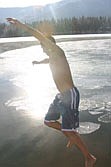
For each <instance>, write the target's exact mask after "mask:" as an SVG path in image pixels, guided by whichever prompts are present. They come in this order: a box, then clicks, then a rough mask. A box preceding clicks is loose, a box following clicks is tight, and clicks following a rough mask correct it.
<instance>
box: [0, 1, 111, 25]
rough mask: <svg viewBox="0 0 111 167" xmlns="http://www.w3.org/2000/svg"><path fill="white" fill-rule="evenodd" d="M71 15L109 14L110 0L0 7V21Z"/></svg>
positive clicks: (110, 9) (110, 8)
mask: <svg viewBox="0 0 111 167" xmlns="http://www.w3.org/2000/svg"><path fill="white" fill-rule="evenodd" d="M73 16H75V17H79V16H111V0H62V1H60V2H57V3H54V4H49V5H46V6H44V7H40V6H30V7H23V8H21V7H20V8H0V22H4V21H5V18H6V17H15V18H18V19H20V20H25V21H35V20H43V19H51V18H54V19H57V18H64V17H67V18H69V17H73Z"/></svg>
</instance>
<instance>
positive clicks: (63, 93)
mask: <svg viewBox="0 0 111 167" xmlns="http://www.w3.org/2000/svg"><path fill="white" fill-rule="evenodd" d="M73 90H78V89H77V87H76V86H74V87H72V88H70V89H68V90H66V91H64V92H62V93H60V95H65V94H67V93H68V92H70V91H73Z"/></svg>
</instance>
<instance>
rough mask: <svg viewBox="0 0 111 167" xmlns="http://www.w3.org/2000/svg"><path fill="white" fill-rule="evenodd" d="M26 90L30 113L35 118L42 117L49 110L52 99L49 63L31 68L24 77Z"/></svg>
mask: <svg viewBox="0 0 111 167" xmlns="http://www.w3.org/2000/svg"><path fill="white" fill-rule="evenodd" d="M24 82H25V83H26V84H25V87H24V88H25V91H26V93H27V97H26V100H27V101H28V104H27V105H28V109H29V108H30V111H29V115H30V116H31V117H34V118H38V119H39V118H40V119H41V118H42V117H44V115H45V113H46V112H47V107H48V103H49V101H50V93H49V91H50V85H51V84H52V79H51V74H50V70H49V67H48V65H39V66H36V67H35V68H33V69H32V70H30V73H29V74H28V76H27V77H26V78H24Z"/></svg>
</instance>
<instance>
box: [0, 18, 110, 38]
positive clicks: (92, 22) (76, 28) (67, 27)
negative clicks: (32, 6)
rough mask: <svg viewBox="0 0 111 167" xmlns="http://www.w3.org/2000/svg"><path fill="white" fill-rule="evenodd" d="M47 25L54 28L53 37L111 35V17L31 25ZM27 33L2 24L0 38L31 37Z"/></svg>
mask: <svg viewBox="0 0 111 167" xmlns="http://www.w3.org/2000/svg"><path fill="white" fill-rule="evenodd" d="M43 22H44V23H47V24H49V25H50V26H52V27H53V35H73V34H94V33H96V34H97V33H98V34H99V33H111V17H84V16H82V17H79V18H76V17H73V18H64V19H58V20H56V21H55V20H54V19H52V20H44V21H40V22H32V23H31V24H29V23H26V24H29V25H30V26H32V27H34V28H39V25H40V24H41V23H43ZM29 35H30V34H28V33H27V32H24V31H23V30H21V29H19V28H17V27H16V26H14V25H10V24H6V23H0V37H1V38H4V37H19V36H29Z"/></svg>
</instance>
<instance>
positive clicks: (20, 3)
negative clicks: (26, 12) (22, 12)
mask: <svg viewBox="0 0 111 167" xmlns="http://www.w3.org/2000/svg"><path fill="white" fill-rule="evenodd" d="M58 1H61V0H17V1H16V0H0V7H24V6H33V5H46V4H49V3H54V2H58Z"/></svg>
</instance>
